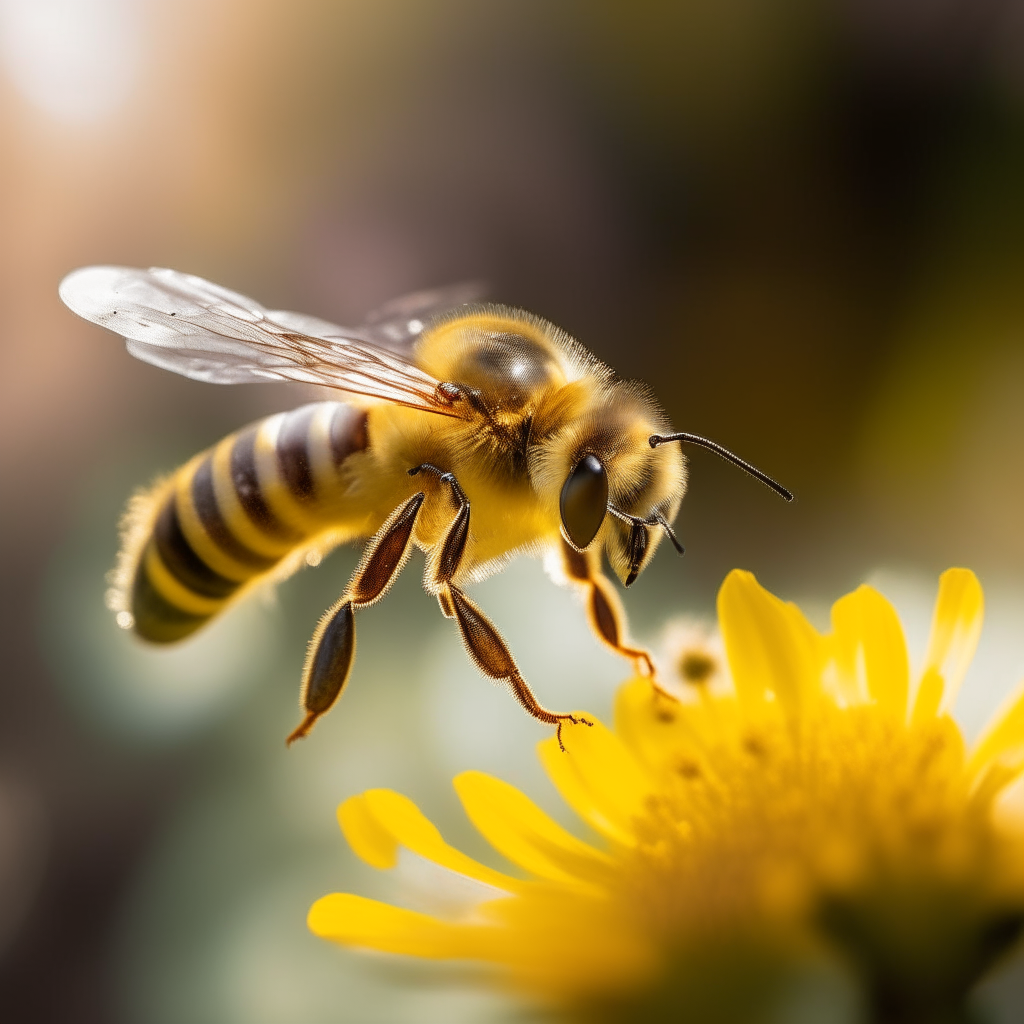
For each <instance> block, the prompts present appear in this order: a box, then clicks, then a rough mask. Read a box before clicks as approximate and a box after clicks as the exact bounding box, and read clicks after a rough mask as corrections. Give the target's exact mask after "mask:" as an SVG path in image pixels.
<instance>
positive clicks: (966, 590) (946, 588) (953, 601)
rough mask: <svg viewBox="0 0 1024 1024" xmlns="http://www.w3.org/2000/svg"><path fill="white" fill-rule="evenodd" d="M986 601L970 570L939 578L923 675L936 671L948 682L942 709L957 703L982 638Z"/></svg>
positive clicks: (948, 572)
mask: <svg viewBox="0 0 1024 1024" xmlns="http://www.w3.org/2000/svg"><path fill="white" fill-rule="evenodd" d="M984 614H985V597H984V594H983V593H982V590H981V584H980V583H979V582H978V577H977V576H975V575H974V573H973V572H971V571H970V570H969V569H947V570H946V571H945V572H944V573H943V574H942V575H941V576H940V577H939V595H938V597H937V598H936V601H935V613H934V615H933V616H932V629H931V634H930V636H929V637H928V652H927V654H926V655H925V662H924V671H923V673H922V674H925V673H927V672H928V671H929V669H934V670H935V671H936V672H938V673H940V674H941V675H942V677H943V679H944V680H945V687H944V691H943V698H942V702H941V705H940V706H941V708H942V709H943V710H948V709H949V707H950V706H951V705H952V703H953V701H954V700H955V699H956V695H957V691H958V690H959V689H960V684H961V683H962V682H963V680H964V675H966V673H967V668H968V666H969V665H970V663H971V659H972V658H973V657H974V651H975V649H976V648H977V646H978V638H979V637H980V636H981V624H982V619H983V618H984Z"/></svg>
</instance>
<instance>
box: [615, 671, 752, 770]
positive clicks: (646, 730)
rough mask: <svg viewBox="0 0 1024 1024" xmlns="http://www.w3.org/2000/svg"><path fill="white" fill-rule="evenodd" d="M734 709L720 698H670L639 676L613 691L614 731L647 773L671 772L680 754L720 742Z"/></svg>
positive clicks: (724, 699)
mask: <svg viewBox="0 0 1024 1024" xmlns="http://www.w3.org/2000/svg"><path fill="white" fill-rule="evenodd" d="M735 708H736V702H735V701H734V700H732V699H727V698H723V697H717V698H714V699H713V700H701V701H700V703H686V702H684V701H678V702H677V701H671V700H668V699H667V698H666V697H664V696H663V695H662V694H660V693H659V692H658V691H657V690H656V689H655V688H654V687H653V686H652V685H651V681H650V680H649V679H647V678H644V677H640V676H638V677H637V678H635V679H631V680H630V681H629V682H628V683H626V684H625V685H623V686H620V687H619V690H618V693H616V695H615V732H616V734H617V735H618V736H619V737H620V738H621V740H622V742H623V743H625V745H626V747H627V748H628V749H629V751H630V753H632V754H633V756H634V757H636V758H637V760H638V761H639V762H640V763H641V764H642V765H643V766H644V767H645V768H647V769H648V770H649V771H653V772H655V773H658V772H661V771H663V770H665V769H668V770H674V768H675V766H676V765H678V762H679V759H680V756H683V757H689V756H690V755H691V754H692V753H696V752H698V751H700V750H702V749H705V748H706V747H708V746H709V745H712V744H714V743H716V742H718V741H720V740H721V739H722V737H723V736H725V735H726V732H727V726H735V716H734V714H733V712H734V711H735Z"/></svg>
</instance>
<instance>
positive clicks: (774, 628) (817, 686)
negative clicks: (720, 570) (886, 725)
mask: <svg viewBox="0 0 1024 1024" xmlns="http://www.w3.org/2000/svg"><path fill="white" fill-rule="evenodd" d="M718 621H719V625H720V626H721V630H722V636H723V637H724V639H725V650H726V655H727V657H728V659H729V668H730V669H731V670H732V678H733V683H734V685H735V687H736V693H737V695H738V696H739V698H740V700H741V701H743V702H744V703H747V704H751V703H755V704H759V703H761V702H763V701H764V700H765V697H766V694H767V693H768V692H771V693H773V694H774V695H775V696H776V697H777V698H778V700H779V703H780V704H781V705H782V708H783V710H784V711H785V713H786V716H787V717H788V718H789V719H790V721H795V720H796V719H798V718H799V717H800V715H801V713H802V711H803V709H804V708H805V707H806V706H807V704H808V702H809V701H811V700H813V699H814V697H815V696H816V695H818V694H820V693H821V669H822V653H823V645H822V641H821V637H820V635H819V634H818V632H817V631H816V630H815V629H814V627H813V626H812V625H811V624H810V623H809V622H808V621H807V619H806V618H804V615H803V613H802V612H801V611H800V609H799V608H797V606H796V605H795V604H793V603H791V602H786V601H782V600H780V599H779V598H777V597H776V596H775V595H774V594H771V593H769V592H768V591H767V590H765V589H764V587H762V586H761V585H760V584H759V583H758V582H757V580H756V579H755V578H754V575H753V573H749V572H744V571H742V570H740V569H733V571H732V572H730V573H729V575H728V576H726V578H725V582H724V583H723V584H722V588H721V590H719V592H718Z"/></svg>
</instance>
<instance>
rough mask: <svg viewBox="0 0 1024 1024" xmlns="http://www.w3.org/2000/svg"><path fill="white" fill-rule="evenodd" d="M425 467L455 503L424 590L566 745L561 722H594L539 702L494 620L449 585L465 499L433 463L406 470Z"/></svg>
mask: <svg viewBox="0 0 1024 1024" xmlns="http://www.w3.org/2000/svg"><path fill="white" fill-rule="evenodd" d="M424 470H427V471H429V472H433V473H436V474H437V475H438V476H439V478H440V480H441V482H442V483H446V484H448V485H449V486H450V487H451V489H452V495H453V497H454V498H455V502H456V505H457V506H458V508H457V511H456V513H455V518H454V520H453V521H452V525H451V526H450V527H449V528H448V532H447V533H446V534H445V536H444V539H443V540H442V541H441V543H440V545H439V546H438V549H437V553H436V556H435V557H433V558H432V559H431V561H430V564H429V566H428V569H427V589H429V590H431V591H432V592H434V593H436V594H437V599H438V602H439V603H440V605H441V611H442V612H443V613H444V615H445V617H446V618H449V619H455V621H456V622H457V623H458V626H459V632H460V633H461V634H462V642H463V644H465V647H466V651H467V653H468V654H469V656H470V657H471V658H472V659H473V662H474V663H475V664H476V667H477V668H478V669H480V671H481V672H483V674H484V675H485V676H488V677H490V678H491V679H494V680H497V681H498V682H502V683H504V684H505V685H506V686H507V687H508V688H509V689H510V690H511V691H512V695H513V696H514V697H515V698H516V700H517V701H519V704H520V705H521V707H522V708H523V710H524V711H526V713H527V714H529V715H532V716H533V717H534V718H536V719H537V720H538V721H541V722H544V723H545V724H546V725H553V726H555V728H556V733H555V735H556V736H557V738H558V745H559V746H560V747H561V748H562V750H565V747H564V746H563V745H562V726H563V725H564V724H565V723H566V722H570V723H572V724H573V725H575V724H577V723H581V722H582V723H583V724H585V725H593V723H592V722H590V721H588V720H587V719H585V718H580V717H578V716H575V715H569V714H558V713H556V712H554V711H549V710H548V709H547V708H546V707H544V705H543V704H541V703H540V701H538V700H537V698H536V697H535V696H534V695H533V691H532V690H531V689H530V687H529V685H528V684H527V682H526V680H525V679H523V677H522V675H521V674H520V672H519V668H518V666H517V665H516V662H515V659H514V658H513V657H512V652H511V651H510V650H509V649H508V645H507V644H506V643H505V641H504V640H503V639H502V636H501V634H500V633H499V632H498V630H497V629H496V628H495V626H494V624H493V623H492V622H491V620H490V619H488V618H487V616H486V615H485V614H484V613H483V612H482V611H481V610H480V609H479V608H478V607H477V606H476V605H475V604H474V603H473V602H472V601H470V599H469V598H468V597H467V596H466V595H465V594H464V593H463V592H462V591H461V590H460V589H459V588H458V587H457V586H456V585H455V584H454V582H453V580H454V579H455V577H456V575H457V574H458V571H459V567H460V566H461V564H462V557H463V555H464V554H465V551H466V542H467V540H468V539H469V499H468V498H467V497H466V495H465V493H464V492H463V490H462V488H461V487H460V486H459V482H458V480H456V479H455V477H454V476H453V475H452V474H451V473H444V472H442V471H441V470H439V469H438V468H437V467H436V466H432V465H430V464H429V463H424V464H423V465H422V466H417V467H416V468H415V469H411V470H409V473H410V474H411V475H413V476H415V475H416V474H417V473H420V472H423V471H424Z"/></svg>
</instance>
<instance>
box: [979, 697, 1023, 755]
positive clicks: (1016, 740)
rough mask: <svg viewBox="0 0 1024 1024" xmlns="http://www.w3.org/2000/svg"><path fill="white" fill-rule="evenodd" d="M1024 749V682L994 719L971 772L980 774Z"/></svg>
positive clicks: (983, 734)
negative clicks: (1007, 756) (1011, 754)
mask: <svg viewBox="0 0 1024 1024" xmlns="http://www.w3.org/2000/svg"><path fill="white" fill-rule="evenodd" d="M1018 748H1024V682H1021V683H1019V684H1018V686H1017V689H1016V690H1015V691H1014V692H1013V693H1012V694H1010V696H1009V697H1007V699H1006V700H1005V701H1004V702H1003V705H1002V707H1001V708H1000V709H999V710H998V711H997V712H996V713H995V714H994V715H993V716H992V720H991V721H990V722H989V724H988V725H987V726H986V727H985V729H984V731H983V732H982V734H981V736H980V737H979V738H978V741H977V743H976V744H975V746H974V749H973V750H972V751H971V756H970V760H969V761H968V768H969V770H970V771H971V772H980V771H982V770H983V769H984V768H985V767H986V766H988V765H989V764H991V763H992V762H993V761H996V760H997V759H999V758H1000V757H1002V755H1003V754H1005V753H1007V752H1008V751H1015V750H1017V749H1018Z"/></svg>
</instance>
